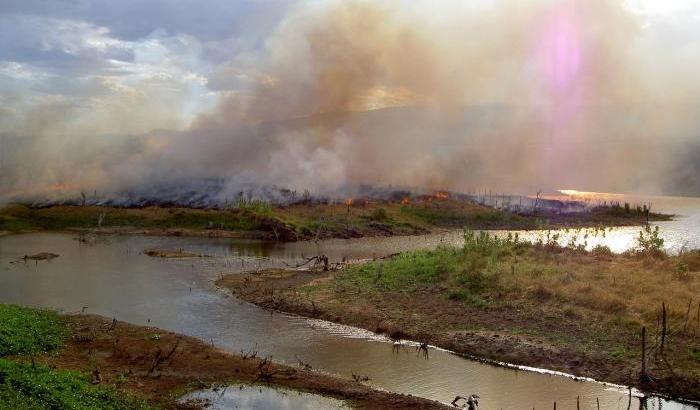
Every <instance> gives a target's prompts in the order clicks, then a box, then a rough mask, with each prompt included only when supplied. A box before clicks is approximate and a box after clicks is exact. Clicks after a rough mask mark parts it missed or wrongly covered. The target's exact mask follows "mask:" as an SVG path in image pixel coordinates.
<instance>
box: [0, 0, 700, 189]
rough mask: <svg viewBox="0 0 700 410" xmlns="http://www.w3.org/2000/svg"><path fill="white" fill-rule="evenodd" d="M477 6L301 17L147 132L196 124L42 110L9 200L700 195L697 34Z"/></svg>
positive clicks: (615, 8)
mask: <svg viewBox="0 0 700 410" xmlns="http://www.w3.org/2000/svg"><path fill="white" fill-rule="evenodd" d="M465 3H466V2H459V1H454V2H452V1H446V2H444V3H439V4H437V5H436V4H434V3H432V4H431V2H416V3H413V4H411V5H405V4H402V5H401V6H402V7H400V8H399V7H398V4H397V3H393V2H390V1H372V2H369V1H350V2H348V1H325V2H304V3H301V4H298V5H296V6H295V7H291V8H290V10H289V11H287V14H286V15H285V16H284V17H283V18H281V20H280V22H279V24H278V25H277V27H276V28H275V30H273V32H272V33H271V34H269V35H268V36H266V38H265V39H264V42H263V46H261V47H259V48H257V49H255V50H253V51H250V50H249V51H246V52H238V53H234V55H233V56H231V57H230V58H228V59H227V60H226V61H223V62H222V63H221V64H218V65H217V66H216V67H215V68H213V69H212V70H210V71H209V72H208V74H207V78H206V83H207V86H208V87H209V89H211V90H215V91H216V92H217V93H219V95H221V96H222V97H221V98H220V99H219V101H218V102H217V103H216V104H215V105H214V106H213V107H212V108H211V109H209V110H206V112H203V113H200V114H198V115H196V116H195V117H194V119H193V120H192V121H191V123H190V124H189V125H187V126H184V127H183V126H181V127H176V128H179V130H177V131H157V130H155V131H150V132H145V130H148V129H154V128H169V127H168V124H177V123H178V122H181V121H182V119H181V116H180V113H181V107H180V106H181V105H182V104H183V103H182V98H183V96H182V95H180V94H178V93H175V94H174V95H159V96H158V98H157V101H158V102H161V101H162V102H164V103H165V102H167V104H164V105H158V104H155V105H154V104H150V103H144V104H138V102H139V101H140V100H139V98H140V97H141V96H143V95H144V94H139V93H138V92H137V93H136V94H134V95H131V96H130V97H129V98H126V97H125V96H124V95H123V94H122V95H121V96H120V97H119V98H118V99H117V101H113V102H112V103H110V104H108V107H109V113H110V115H103V116H94V117H92V116H90V115H89V114H90V112H88V115H80V118H85V119H84V120H83V123H81V124H79V125H80V127H78V126H77V125H76V124H75V121H74V120H71V121H66V118H69V119H74V118H76V117H78V116H79V114H81V113H79V112H76V110H78V111H79V110H80V108H79V107H78V108H76V107H75V105H71V104H66V103H65V102H64V101H48V102H46V104H43V105H42V104H36V105H34V106H32V109H31V110H30V111H29V112H28V113H25V114H24V121H23V123H22V124H21V126H18V125H12V126H8V127H5V129H4V134H3V135H4V136H3V137H2V138H3V139H2V140H0V144H2V153H0V161H2V164H0V168H2V170H3V171H2V172H3V173H2V175H0V183H2V186H3V193H2V194H0V195H1V196H2V197H4V198H5V199H8V198H13V197H15V198H16V197H21V196H22V195H25V196H26V195H47V196H51V195H58V194H59V193H72V194H74V193H75V192H79V191H81V190H84V191H87V192H91V191H93V190H99V191H100V192H102V193H116V192H121V191H124V190H130V189H142V190H143V189H145V190H148V189H150V187H158V186H164V185H167V186H178V185H187V184H188V183H187V182H182V181H197V180H201V179H204V178H221V179H223V180H224V181H226V182H225V188H224V189H223V193H222V194H221V195H223V196H225V197H227V196H230V197H233V196H234V195H235V193H236V192H237V191H238V190H239V189H240V187H241V186H244V185H245V186H249V185H250V184H253V185H260V186H264V185H273V184H274V185H277V186H283V187H289V188H291V189H296V190H299V191H300V192H301V191H304V190H309V191H311V192H312V193H317V194H324V193H332V192H337V191H338V190H339V189H342V188H343V187H346V186H351V185H357V184H376V185H384V184H396V185H403V186H414V187H419V188H424V189H450V190H456V191H469V190H473V189H477V188H484V187H486V188H489V189H493V190H499V191H509V192H513V193H532V192H534V191H535V190H538V189H541V188H542V189H556V188H578V189H582V190H601V191H637V192H650V193H652V192H653V193H656V192H668V193H683V194H690V195H698V194H700V187H699V186H698V185H697V181H695V178H694V177H693V176H694V175H697V174H698V172H699V171H700V169H699V168H700V165H699V163H700V161H698V157H699V155H700V148H698V147H699V143H698V141H700V119H699V118H698V117H697V116H696V115H695V113H696V112H697V110H698V108H700V103H699V102H700V82H698V81H697V79H696V78H694V76H695V73H697V72H698V69H700V55H698V53H697V52H693V51H692V50H693V48H692V47H691V45H698V44H697V43H693V41H695V40H693V39H692V38H691V39H688V35H689V33H687V32H678V30H675V29H674V28H673V27H667V26H665V25H664V24H662V23H659V22H656V21H655V20H653V19H650V18H647V17H645V16H644V15H643V14H640V13H639V12H635V11H634V10H632V9H631V8H630V7H629V5H626V4H622V3H620V2H616V1H612V0H585V1H583V0H536V1H528V2H521V1H505V0H503V1H495V2H477V3H470V4H465ZM662 22H663V21H662ZM684 27H685V26H684ZM674 30H675V31H674ZM190 40H191V39H190ZM191 41H192V42H193V41H194V40H191ZM689 42H690V43H689ZM183 47H184V46H183ZM188 47H195V46H194V45H191V44H190V45H189V46H188ZM695 50H697V49H695ZM149 81H154V80H153V79H150V80H149ZM107 85H109V84H107ZM98 86H102V87H104V86H105V84H100V83H99V82H98V84H92V85H89V84H86V85H85V87H86V90H91V91H86V92H93V93H99V90H100V88H99V87H98ZM141 86H143V87H147V86H148V82H146V83H143V84H142V85H138V86H135V87H134V89H135V90H137V91H138V89H139V87H141ZM90 87H92V88H90ZM179 107H180V108H179ZM82 114H85V113H82ZM3 115H5V116H7V118H11V117H12V113H3V111H2V110H0V119H2V118H3ZM6 124H9V122H6ZM86 124H87V125H86ZM74 129H79V130H81V131H80V132H72V130H74ZM85 130H91V131H94V132H86V131H85ZM100 132H101V133H109V135H104V136H96V135H95V134H96V133H100ZM125 135H127V136H125ZM174 182H176V183H174ZM173 189H175V188H173ZM183 189H187V190H191V189H195V190H196V184H195V185H194V186H183Z"/></svg>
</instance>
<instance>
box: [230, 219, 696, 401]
mask: <svg viewBox="0 0 700 410" xmlns="http://www.w3.org/2000/svg"><path fill="white" fill-rule="evenodd" d="M662 246H663V241H662V240H661V239H660V238H659V236H658V231H656V230H653V229H651V228H645V229H644V230H642V232H641V233H640V237H639V239H638V247H637V249H635V250H634V251H630V252H628V253H625V254H622V255H616V254H613V253H612V252H610V250H609V249H607V248H605V247H597V248H595V249H593V250H592V251H590V252H589V251H586V250H585V249H583V247H582V246H581V245H577V241H572V244H571V246H569V247H561V246H559V245H557V244H556V240H555V238H553V237H551V236H549V237H548V239H544V240H542V241H541V242H540V243H536V244H528V243H524V242H522V241H520V240H519V239H518V238H517V237H515V236H510V237H506V238H500V239H499V238H497V237H495V236H492V235H488V234H485V233H481V234H476V233H474V232H467V233H466V234H465V245H464V246H463V247H461V248H455V247H440V248H438V249H436V250H430V251H428V250H419V251H413V252H407V253H402V254H399V255H396V256H394V257H392V258H389V259H386V260H380V261H373V262H368V263H365V264H361V265H351V266H347V267H346V268H345V269H341V270H338V271H334V272H333V271H331V272H323V271H320V270H319V271H312V272H302V271H286V272H285V271H279V270H275V271H264V272H256V273H250V274H244V275H241V274H232V275H224V276H223V278H222V279H220V280H219V281H218V282H217V283H218V284H219V285H221V286H224V287H228V288H230V289H232V290H233V291H234V292H235V293H236V294H238V295H239V296H240V297H241V298H243V299H245V300H247V301H250V302H253V303H255V304H257V305H259V306H262V307H266V308H271V309H276V310H281V311H285V312H290V313H295V314H300V315H303V316H308V317H314V318H320V319H325V320H330V321H334V322H339V323H342V324H347V325H352V326H357V327H362V328H365V329H368V330H371V331H375V332H378V333H384V334H387V335H389V336H391V337H393V338H396V339H401V338H405V339H411V340H417V341H419V342H421V343H427V344H432V345H435V346H439V347H442V348H445V349H448V350H451V351H455V352H458V353H461V354H466V355H470V356H476V357H483V358H486V359H490V360H495V361H499V362H508V363H513V364H517V365H523V366H530V367H536V368H546V369H551V370H556V371H562V372H565V373H569V374H573V375H576V376H583V377H591V378H594V379H596V380H601V381H607V382H612V383H617V384H625V385H630V384H631V385H635V386H639V387H640V388H642V389H643V390H646V391H650V392H659V393H663V394H666V395H668V396H671V397H683V398H687V399H694V400H698V399H700V365H699V364H700V354H699V353H698V352H700V343H699V342H698V336H700V300H699V299H698V295H700V277H699V276H700V251H693V252H685V253H682V254H681V255H677V256H669V255H666V254H664V253H663V251H662V250H661V249H662ZM664 310H665V311H666V314H664V313H663V311H664ZM664 317H665V318H666V319H665V320H664V319H663V318H664ZM436 318H439V320H436ZM664 323H666V324H665V325H664ZM554 324H556V326H555V325H554ZM643 328H645V329H646V349H645V356H644V363H645V369H642V336H641V335H642V329H643Z"/></svg>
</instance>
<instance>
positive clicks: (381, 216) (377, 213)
mask: <svg viewBox="0 0 700 410" xmlns="http://www.w3.org/2000/svg"><path fill="white" fill-rule="evenodd" d="M369 219H370V220H372V221H377V222H382V221H386V220H388V219H389V214H388V213H387V212H386V209H384V208H377V209H375V210H374V211H373V212H372V214H370V216H369Z"/></svg>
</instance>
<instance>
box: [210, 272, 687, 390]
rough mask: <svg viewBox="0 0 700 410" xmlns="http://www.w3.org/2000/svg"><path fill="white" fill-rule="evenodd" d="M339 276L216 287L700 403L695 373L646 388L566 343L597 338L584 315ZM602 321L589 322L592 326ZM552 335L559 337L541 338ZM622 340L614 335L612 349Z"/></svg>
mask: <svg viewBox="0 0 700 410" xmlns="http://www.w3.org/2000/svg"><path fill="white" fill-rule="evenodd" d="M336 275H342V271H335V272H323V271H290V270H268V271H262V272H255V273H245V274H230V275H224V276H222V278H221V279H219V280H218V281H217V285H219V286H221V287H224V288H227V289H230V290H231V291H232V292H233V293H235V294H236V295H238V297H240V298H242V299H244V300H246V301H248V302H251V303H253V304H256V305H258V306H260V307H263V308H266V309H273V310H277V311H282V312H287V313H293V314H297V315H301V316H305V317H311V318H317V319H323V320H328V321H331V322H336V323H341V324H345V325H350V326H355V327H360V328H364V329H367V330H370V331H373V332H376V333H381V334H386V335H388V336H390V337H391V338H395V339H409V340H414V341H419V342H425V343H428V344H432V345H435V346H438V347H441V348H444V349H448V350H451V351H454V352H457V353H459V354H463V355H467V356H470V357H472V358H477V359H479V358H481V359H484V360H486V361H490V362H507V363H512V364H516V365H523V366H531V367H537V368H545V369H550V370H555V371H561V372H565V373H568V374H572V375H575V376H578V377H590V378H593V379H596V380H600V381H606V382H611V383H616V384H623V385H634V386H636V387H639V388H641V389H643V390H644V391H647V392H649V393H660V394H663V395H666V396H668V397H673V398H681V397H682V398H685V399H690V400H698V399H700V380H699V379H698V378H697V377H695V376H694V373H693V372H691V373H690V374H689V373H688V372H680V373H678V372H674V370H673V369H671V371H661V370H659V372H658V373H655V374H654V376H655V379H654V381H652V382H650V383H644V384H643V385H642V384H641V383H640V381H639V379H638V378H637V376H636V375H638V374H639V366H638V363H639V361H638V359H637V358H635V357H633V356H620V357H611V356H610V355H609V354H606V352H602V351H597V350H596V349H595V348H592V347H591V346H589V345H586V347H582V345H576V344H572V343H568V342H567V341H566V338H565V337H563V335H568V337H571V338H578V339H584V341H585V339H587V338H591V339H592V338H594V337H599V335H592V334H591V333H589V329H586V328H585V326H582V324H581V321H582V318H581V317H579V316H576V315H573V314H571V317H566V315H564V316H562V315H560V313H559V312H556V311H554V310H548V309H547V308H545V309H543V310H540V311H538V312H537V313H536V314H533V313H532V312H528V311H527V310H528V309H527V308H524V307H523V308H522V309H521V307H519V306H517V305H515V306H512V307H511V308H489V307H483V306H472V305H469V304H464V303H455V301H453V300H448V299H447V298H444V297H436V294H440V293H441V292H443V291H444V289H438V288H432V289H425V290H421V291H417V292H405V293H390V292H387V293H384V294H365V293H363V292H360V291H359V290H358V291H354V290H348V289H339V288H335V286H334V283H335V282H334V280H335V278H336ZM567 314H568V313H567ZM597 319H598V318H595V317H592V318H590V320H592V321H594V322H595V321H596V320H597ZM553 328H556V332H557V333H556V334H555V335H554V336H555V337H550V338H547V337H542V336H541V335H542V334H545V333H547V332H548V329H551V330H554V329H553ZM598 331H600V330H599V329H598ZM606 337H607V336H606ZM624 337H626V336H625V335H623V334H621V335H619V336H618V335H615V336H610V339H611V341H610V342H608V343H613V342H618V340H617V338H624ZM627 342H629V341H627ZM636 343H637V342H636V341H634V342H630V344H636ZM650 343H651V342H650ZM584 344H585V343H584Z"/></svg>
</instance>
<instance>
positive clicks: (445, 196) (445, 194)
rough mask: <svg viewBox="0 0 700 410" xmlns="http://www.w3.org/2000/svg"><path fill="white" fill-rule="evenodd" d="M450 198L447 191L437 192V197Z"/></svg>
mask: <svg viewBox="0 0 700 410" xmlns="http://www.w3.org/2000/svg"><path fill="white" fill-rule="evenodd" d="M449 198H450V194H448V193H447V192H442V191H437V192H435V199H440V200H445V199H449Z"/></svg>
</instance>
